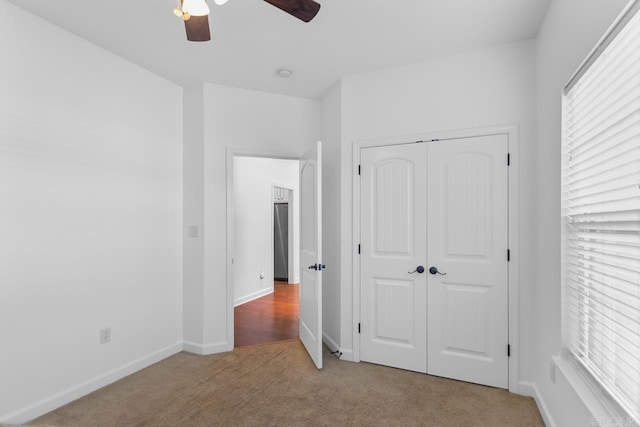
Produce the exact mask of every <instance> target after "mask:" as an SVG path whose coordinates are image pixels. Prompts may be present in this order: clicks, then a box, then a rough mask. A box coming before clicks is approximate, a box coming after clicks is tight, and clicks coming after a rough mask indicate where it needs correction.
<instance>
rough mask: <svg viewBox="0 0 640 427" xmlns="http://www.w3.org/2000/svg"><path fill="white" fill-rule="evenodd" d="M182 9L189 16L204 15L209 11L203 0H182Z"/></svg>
mask: <svg viewBox="0 0 640 427" xmlns="http://www.w3.org/2000/svg"><path fill="white" fill-rule="evenodd" d="M182 10H183V11H184V12H189V14H190V15H191V16H205V15H208V14H209V12H210V10H209V6H207V2H206V1H205V0H184V2H183V3H182Z"/></svg>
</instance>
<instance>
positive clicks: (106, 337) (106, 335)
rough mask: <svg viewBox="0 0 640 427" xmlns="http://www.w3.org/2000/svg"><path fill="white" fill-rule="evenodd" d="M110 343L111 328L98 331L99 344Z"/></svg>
mask: <svg viewBox="0 0 640 427" xmlns="http://www.w3.org/2000/svg"><path fill="white" fill-rule="evenodd" d="M109 341H111V328H104V329H100V344H105V343H108V342H109Z"/></svg>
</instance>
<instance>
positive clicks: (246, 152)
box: [194, 147, 302, 354]
mask: <svg viewBox="0 0 640 427" xmlns="http://www.w3.org/2000/svg"><path fill="white" fill-rule="evenodd" d="M301 155H302V153H288V152H282V151H269V150H264V149H262V148H234V147H226V156H227V165H226V172H227V181H226V192H227V194H226V196H227V197H226V200H227V217H226V220H227V224H226V225H227V227H226V240H227V245H226V257H227V259H226V266H227V268H226V270H227V316H226V319H227V337H226V338H227V339H226V341H225V342H224V343H218V344H213V347H212V348H220V350H219V351H218V352H223V351H229V349H233V348H234V346H235V342H234V329H233V326H234V316H233V308H234V298H233V292H234V289H233V283H234V278H233V254H234V248H235V241H234V236H233V225H234V224H233V213H234V212H233V158H234V157H236V156H237V157H264V158H270V159H283V160H300V156H301ZM272 265H273V263H272ZM194 345H196V346H197V347H202V348H203V349H204V348H205V347H206V348H209V347H210V346H209V345H207V346H204V347H203V346H200V345H199V344H194ZM194 353H196V352H195V351H194ZM197 354H212V353H197Z"/></svg>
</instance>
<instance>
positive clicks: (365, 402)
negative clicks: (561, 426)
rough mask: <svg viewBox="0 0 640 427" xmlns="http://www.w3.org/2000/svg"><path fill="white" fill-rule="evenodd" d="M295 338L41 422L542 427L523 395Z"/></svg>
mask: <svg viewBox="0 0 640 427" xmlns="http://www.w3.org/2000/svg"><path fill="white" fill-rule="evenodd" d="M324 363H325V368H324V369H323V370H321V371H318V370H316V369H315V366H314V365H313V364H312V362H311V360H310V359H309V357H308V356H307V354H306V353H305V351H304V348H303V347H302V344H300V342H299V341H288V342H282V343H276V344H269V345H263V346H256V347H244V348H239V349H236V350H235V351H233V352H229V353H224V354H221V355H212V356H197V355H193V354H189V353H179V354H177V355H175V356H173V357H170V358H168V359H166V360H163V361H161V362H159V363H157V364H155V365H153V366H150V367H149V368H146V369H144V370H142V371H140V372H137V373H135V374H133V375H131V376H129V377H126V378H124V379H122V380H120V381H118V382H116V383H114V384H111V385H109V386H107V387H105V388H103V389H100V390H98V391H96V392H94V393H92V394H90V395H88V396H85V397H83V398H81V399H79V400H77V401H75V402H72V403H70V404H68V405H66V406H64V407H62V408H60V409H58V410H56V411H53V412H51V413H49V414H46V415H44V416H42V417H40V418H38V419H37V420H35V421H33V422H32V423H31V425H40V426H42V425H47V426H61V427H62V426H82V427H89V426H90V427H99V426H180V427H183V426H184V427H190V426H403V427H405V426H439V427H440V426H445V427H446V426H456V427H460V426H491V427H498V426H521V427H526V426H543V425H544V424H543V422H542V419H541V417H540V414H539V412H538V409H537V408H536V405H535V403H534V401H533V400H532V399H531V398H527V397H523V396H518V395H515V394H511V393H509V392H507V391H506V390H500V389H495V388H491V387H484V386H480V385H475V384H468V383H464V382H459V381H453V380H448V379H444V378H438V377H432V376H429V375H424V374H418V373H414V372H408V371H402V370H399V369H393V368H387V367H383V366H377V365H372V364H368V363H358V364H356V363H350V362H344V361H340V360H338V359H337V358H336V357H335V356H332V355H329V354H328V352H326V351H325V355H324Z"/></svg>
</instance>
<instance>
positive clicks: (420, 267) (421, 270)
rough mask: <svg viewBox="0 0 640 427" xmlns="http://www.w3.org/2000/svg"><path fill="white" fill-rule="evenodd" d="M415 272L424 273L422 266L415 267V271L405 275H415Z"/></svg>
mask: <svg viewBox="0 0 640 427" xmlns="http://www.w3.org/2000/svg"><path fill="white" fill-rule="evenodd" d="M416 271H417V272H418V273H424V267H423V266H421V265H419V266H417V267H416V269H415V270H413V271H407V273H409V274H413V273H415V272H416Z"/></svg>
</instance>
